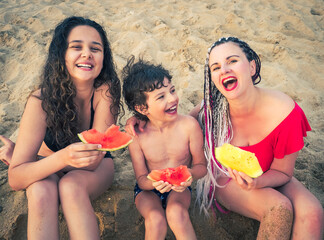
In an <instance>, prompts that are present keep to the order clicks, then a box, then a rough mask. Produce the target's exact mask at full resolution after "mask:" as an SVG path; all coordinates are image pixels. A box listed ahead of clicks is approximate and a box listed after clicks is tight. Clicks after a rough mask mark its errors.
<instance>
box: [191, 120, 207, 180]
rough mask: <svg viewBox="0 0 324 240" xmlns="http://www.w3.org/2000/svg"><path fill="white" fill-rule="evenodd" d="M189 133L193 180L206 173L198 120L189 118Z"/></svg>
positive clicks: (202, 139) (202, 140) (202, 141)
mask: <svg viewBox="0 0 324 240" xmlns="http://www.w3.org/2000/svg"><path fill="white" fill-rule="evenodd" d="M191 120H192V121H190V128H189V129H188V131H189V133H190V135H189V149H190V153H191V156H192V164H191V175H192V177H193V179H194V180H197V179H199V178H202V177H204V176H205V175H206V174H207V162H206V159H205V155H204V137H203V134H202V130H201V128H200V126H199V124H198V122H197V121H196V120H195V119H193V118H191Z"/></svg>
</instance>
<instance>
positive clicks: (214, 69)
mask: <svg viewBox="0 0 324 240" xmlns="http://www.w3.org/2000/svg"><path fill="white" fill-rule="evenodd" d="M218 69H220V67H214V68H213V69H212V72H214V71H217V70H218Z"/></svg>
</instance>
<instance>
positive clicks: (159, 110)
mask: <svg viewBox="0 0 324 240" xmlns="http://www.w3.org/2000/svg"><path fill="white" fill-rule="evenodd" d="M163 85H164V86H165V87H163V86H162V87H161V88H160V89H155V90H154V91H152V92H146V93H145V94H146V95H147V99H146V104H147V109H145V110H143V113H144V114H145V115H146V116H147V117H148V118H149V119H150V121H152V120H153V121H154V120H157V121H170V120H173V119H174V118H175V117H176V116H177V114H178V112H177V109H178V103H179V98H178V95H177V93H176V90H175V87H174V85H173V84H172V83H171V82H170V81H169V79H167V78H164V81H163Z"/></svg>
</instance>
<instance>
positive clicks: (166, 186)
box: [152, 181, 172, 193]
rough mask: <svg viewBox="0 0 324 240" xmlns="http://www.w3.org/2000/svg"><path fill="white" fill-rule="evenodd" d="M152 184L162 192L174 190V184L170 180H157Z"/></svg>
mask: <svg viewBox="0 0 324 240" xmlns="http://www.w3.org/2000/svg"><path fill="white" fill-rule="evenodd" d="M152 185H153V187H154V188H155V189H156V190H158V191H159V192H160V193H165V192H170V191H171V190H172V185H171V184H170V183H168V182H163V181H157V182H153V183H152Z"/></svg>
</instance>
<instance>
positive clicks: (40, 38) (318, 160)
mask: <svg viewBox="0 0 324 240" xmlns="http://www.w3.org/2000/svg"><path fill="white" fill-rule="evenodd" d="M72 15H77V16H84V17H87V18H91V19H93V20H95V21H97V22H98V23H99V24H101V25H102V26H103V27H104V28H105V30H106V31H107V35H108V39H109V41H110V44H111V47H112V51H113V57H114V61H115V63H116V66H117V69H118V73H119V74H120V73H121V69H122V68H123V67H124V66H125V64H126V61H127V58H128V57H129V56H130V55H131V54H132V55H134V56H135V57H136V58H138V57H142V58H144V59H145V60H149V61H151V62H152V63H155V64H162V65H163V66H164V67H165V68H166V69H168V70H170V72H171V74H172V75H173V83H174V84H175V86H176V89H177V91H178V95H179V98H180V107H179V108H180V110H179V112H180V113H183V114H187V113H188V112H189V111H190V110H191V109H192V108H193V107H194V106H195V105H196V104H197V103H199V102H200V101H201V99H202V97H203V66H204V62H205V57H206V53H207V49H208V47H209V46H210V45H211V44H212V43H213V42H214V41H215V40H217V39H219V38H220V37H223V36H236V37H239V38H241V39H243V40H245V41H246V42H247V43H249V45H250V46H251V47H252V48H253V49H254V50H255V51H256V52H257V53H258V54H259V55H260V58H261V61H262V69H261V76H262V81H261V83H260V84H259V85H260V86H261V87H267V88H271V89H277V90H280V91H282V92H284V93H286V94H288V95H289V96H291V97H292V98H293V99H294V100H295V101H296V102H297V103H298V104H299V105H300V106H301V108H302V109H303V110H304V112H305V114H306V116H307V118H308V120H309V123H310V125H311V127H312V131H311V132H309V133H308V137H307V138H305V147H304V148H303V150H302V151H301V153H300V154H299V156H298V159H297V162H296V167H295V177H296V178H297V179H299V180H300V181H301V182H302V183H303V184H305V186H306V187H307V188H308V189H309V190H310V191H311V192H312V193H313V194H314V195H315V196H316V197H317V198H318V199H319V200H320V201H321V203H322V205H324V191H323V189H324V174H323V171H324V137H323V136H324V121H323V119H324V4H323V1H322V0H284V1H282V0H235V1H215V0H201V1H195V0H169V1H158V0H147V1H145V0H125V1H113V0H88V1H82V0H62V1H59V0H45V1H41V0H29V1H27V0H16V1H13V0H1V1H0V68H1V72H0V134H1V135H5V136H7V137H9V138H10V139H11V140H13V141H15V140H16V137H17V134H18V130H19V121H20V117H21V115H22V113H23V110H24V106H25V103H26V99H27V97H28V95H29V94H30V92H31V91H32V90H33V89H34V88H35V86H36V85H37V84H38V81H39V76H40V73H41V70H42V66H43V64H44V61H45V58H46V53H47V49H48V47H49V43H50V41H51V38H52V34H53V29H54V28H55V26H56V25H57V24H58V23H59V22H60V21H61V20H63V19H64V18H66V17H68V16H72ZM125 109H126V108H125ZM129 116H130V113H129V112H128V111H127V109H126V114H125V116H124V117H123V118H122V119H120V120H119V123H118V124H119V125H121V126H123V125H124V124H125V121H126V120H127V118H128V117H129ZM113 155H114V156H115V159H114V162H115V168H116V174H115V180H114V184H113V186H112V188H111V189H109V190H107V191H106V192H105V193H104V194H103V195H102V196H101V197H100V198H99V199H97V200H95V201H94V203H93V204H94V208H95V211H96V214H97V216H98V221H99V225H100V230H101V236H102V239H144V224H143V219H142V218H141V216H140V215H139V213H138V212H137V210H136V208H135V205H134V203H133V190H132V189H133V185H134V183H135V178H134V174H133V169H132V164H131V160H130V157H129V153H128V150H127V149H124V150H120V151H117V152H114V153H113ZM190 214H191V217H192V221H193V225H194V228H195V230H196V232H197V236H198V239H255V238H256V234H257V229H258V222H256V221H254V220H251V219H247V218H245V217H242V216H239V215H237V214H234V213H230V214H222V213H220V212H216V217H214V216H213V215H211V216H212V217H211V218H209V219H208V218H204V216H202V215H200V214H199V212H198V211H197V210H196V209H195V206H194V199H193V201H192V207H191V209H190ZM0 222H1V225H0V239H26V227H27V200H26V196H25V192H24V191H20V192H14V191H13V190H11V189H10V187H9V185H8V180H7V166H6V165H4V164H2V163H1V162H0ZM60 224H61V234H62V239H68V233H67V228H66V224H65V221H64V217H63V214H62V213H60ZM167 239H174V236H173V235H172V233H171V232H169V233H168V237H167Z"/></svg>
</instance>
